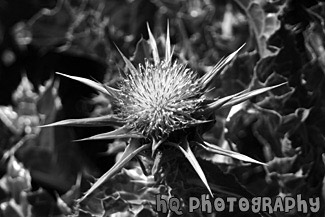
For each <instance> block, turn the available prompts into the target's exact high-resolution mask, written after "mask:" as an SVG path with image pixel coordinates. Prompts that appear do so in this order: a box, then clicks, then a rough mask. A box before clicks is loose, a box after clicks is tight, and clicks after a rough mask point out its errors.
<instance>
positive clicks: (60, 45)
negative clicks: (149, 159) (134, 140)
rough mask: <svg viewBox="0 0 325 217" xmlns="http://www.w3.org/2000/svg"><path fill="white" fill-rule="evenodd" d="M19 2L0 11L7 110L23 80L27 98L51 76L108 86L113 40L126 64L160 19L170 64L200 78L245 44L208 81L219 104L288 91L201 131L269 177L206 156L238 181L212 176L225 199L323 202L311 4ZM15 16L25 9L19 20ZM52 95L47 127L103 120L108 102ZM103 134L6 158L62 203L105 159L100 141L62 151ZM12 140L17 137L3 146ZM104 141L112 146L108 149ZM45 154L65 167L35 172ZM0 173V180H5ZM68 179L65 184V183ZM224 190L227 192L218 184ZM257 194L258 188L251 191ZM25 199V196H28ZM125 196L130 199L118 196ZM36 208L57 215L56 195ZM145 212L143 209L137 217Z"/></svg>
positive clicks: (5, 142) (317, 53)
mask: <svg viewBox="0 0 325 217" xmlns="http://www.w3.org/2000/svg"><path fill="white" fill-rule="evenodd" d="M21 4H22V3H21ZM21 4H20V5H19V7H18V6H17V5H16V3H15V2H6V1H3V3H1V13H0V16H1V27H0V28H1V35H2V37H0V40H1V68H0V70H1V71H0V76H1V78H0V83H1V85H0V94H1V97H0V100H1V103H2V104H4V105H8V104H11V105H12V106H13V110H15V108H17V103H16V104H14V102H13V101H14V100H11V99H12V93H13V92H14V91H15V90H16V89H17V86H18V84H19V83H20V80H21V79H20V77H21V74H22V73H26V74H27V77H28V79H29V81H31V82H32V84H33V85H34V91H36V92H37V90H38V86H39V85H40V84H44V82H45V81H46V80H48V79H49V78H50V75H53V74H54V72H55V71H60V72H62V73H65V74H70V75H77V76H80V77H87V78H90V77H93V78H95V79H97V80H99V81H102V80H103V79H104V81H106V82H108V83H110V84H114V83H115V81H116V78H117V76H116V74H117V68H122V67H123V60H122V58H121V57H120V55H119V54H118V52H117V51H116V49H115V46H114V45H112V42H114V43H116V44H117V46H118V47H119V48H120V49H121V50H122V52H123V53H124V54H125V55H126V56H132V54H133V53H134V51H135V50H136V44H137V42H138V40H140V39H141V35H143V37H144V38H145V39H147V38H148V35H147V33H146V22H149V24H150V26H151V27H152V31H153V33H154V35H155V36H160V35H163V33H164V32H165V27H166V20H169V22H170V33H171V41H172V44H175V45H176V47H175V55H177V56H178V57H177V58H179V59H180V60H181V61H183V62H185V63H187V64H188V66H189V67H190V68H192V69H194V70H196V71H198V72H199V73H200V74H201V75H202V74H204V72H206V71H209V66H213V65H214V64H215V63H216V60H219V59H220V58H221V57H222V56H226V55H227V54H229V53H231V52H233V51H234V50H236V49H237V48H238V47H239V46H240V45H241V44H243V43H244V42H246V43H247V45H246V47H245V50H244V51H243V52H242V53H241V55H239V56H238V57H237V58H236V59H235V61H234V63H233V64H231V66H230V67H228V69H227V70H226V71H225V72H224V73H222V74H221V76H220V77H219V78H218V79H215V80H213V82H214V86H215V88H214V90H213V92H212V93H211V94H213V95H219V96H227V95H231V94H234V93H236V92H239V91H241V90H243V89H246V88H247V87H250V88H253V89H256V88H258V87H261V86H264V85H267V86H271V85H273V84H278V83H282V82H284V81H288V82H289V86H290V87H291V88H287V89H278V90H274V91H272V94H271V95H268V96H266V97H264V96H263V97H256V98H255V99H253V100H251V101H250V103H246V104H244V105H241V107H237V108H238V110H237V112H236V113H235V110H233V111H231V114H233V115H230V116H228V111H220V112H218V113H217V114H216V115H217V118H218V120H219V121H217V122H216V123H217V124H216V125H215V126H213V128H212V130H210V131H208V132H206V138H207V139H209V141H210V142H211V143H219V144H220V146H222V147H225V146H226V145H228V146H230V147H232V146H234V145H236V147H237V149H238V151H240V152H241V153H243V154H245V155H247V156H250V157H252V158H254V159H257V160H259V161H262V162H265V163H267V164H268V170H267V171H265V170H263V169H262V168H261V167H259V166H254V165H252V166H246V165H245V166H244V165H233V162H231V161H229V159H227V158H221V157H218V158H212V157H210V158H209V157H208V156H207V160H209V161H210V162H212V163H218V165H219V167H220V163H221V164H223V165H224V166H222V167H221V169H222V170H223V171H224V172H229V173H230V174H234V175H235V176H236V177H237V179H238V182H239V183H241V185H238V183H237V182H235V181H233V182H232V181H230V180H232V179H233V178H232V177H233V176H231V175H229V174H228V175H224V178H219V180H220V186H222V187H223V188H227V189H230V191H231V192H237V193H238V192H239V193H238V194H240V195H245V194H246V193H247V191H249V192H250V193H251V194H253V195H260V196H265V195H267V196H276V195H278V194H280V195H289V194H291V195H295V194H300V193H301V194H302V195H303V197H305V198H308V197H310V196H321V195H322V194H323V193H322V180H323V177H324V166H323V160H322V153H323V152H324V151H323V147H324V137H323V131H324V130H323V120H322V119H323V118H322V116H323V115H322V114H323V96H322V95H323V92H324V91H323V76H324V58H323V53H324V52H323V49H324V45H323V41H324V32H323V29H324V26H323V19H324V18H323V17H324V4H323V3H322V2H320V1H308V2H307V1H306V2H305V1H272V2H271V1H262V2H261V1H234V2H230V3H228V2H226V1H225V2H222V1H218V2H210V1H186V2H185V1H176V2H175V1H140V0H137V1H132V2H127V1H107V2H102V1H88V2H86V1H85V2H81V1H62V2H60V1H59V2H56V1H53V2H52V1H46V2H43V1H42V3H39V2H38V1H33V2H31V3H24V4H25V7H22V6H21ZM55 6H56V7H55ZM21 8H23V9H24V10H23V11H20V10H21ZM44 8H45V9H44ZM40 9H42V10H41V11H40ZM50 9H51V10H50ZM125 17H128V19H126V18H125ZM130 20H131V21H132V22H130ZM141 50H142V49H141V46H139V47H138V49H137V51H138V55H135V57H136V56H141ZM139 59H141V58H139ZM134 61H139V60H137V59H134ZM117 66H119V67H117ZM105 72H107V73H105ZM238 72H240V73H238ZM104 75H105V76H104ZM72 90H73V91H72ZM58 94H59V97H60V99H61V104H62V108H61V109H60V110H59V111H58V113H57V114H56V115H55V116H56V119H57V120H60V119H66V118H82V117H88V116H97V115H98V114H103V113H105V114H107V113H110V104H109V103H108V102H107V101H104V100H102V98H101V97H96V98H92V99H91V100H87V98H88V99H89V98H91V97H92V96H93V94H95V93H94V92H92V89H91V88H89V89H87V88H85V87H84V86H83V85H82V84H78V83H77V82H74V81H69V80H68V79H61V83H60V87H59V90H58ZM75 105H77V106H75ZM6 109H8V107H6ZM9 110H10V109H9ZM38 113H39V111H38ZM10 114H13V113H12V112H10ZM2 117H3V118H2V119H1V120H2V122H1V123H2V126H1V134H2V135H1V145H2V146H1V147H3V150H4V152H5V151H7V150H9V149H10V148H11V147H12V146H14V144H16V143H17V142H15V141H19V140H20V139H19V138H22V137H23V135H21V134H20V133H17V132H15V131H13V130H12V128H10V127H9V126H8V123H9V122H4V121H3V120H4V117H15V116H9V114H8V113H6V114H5V115H2ZM224 129H227V131H225V130H224ZM108 130H111V129H89V128H86V129H75V128H69V129H62V128H58V129H56V130H55V131H56V132H55V133H54V135H55V136H54V138H55V139H53V140H52V141H53V143H52V144H54V147H55V150H51V149H47V150H48V151H44V149H41V148H40V147H48V146H47V145H46V144H47V143H44V142H39V143H34V144H39V145H38V146H36V145H24V146H23V147H24V148H25V150H32V151H30V152H23V151H22V150H24V149H19V150H20V151H19V152H20V154H19V153H18V152H15V156H16V157H17V159H18V160H19V161H22V162H23V163H24V166H25V167H26V168H28V170H30V171H31V179H32V180H33V181H34V182H36V185H37V186H41V187H42V188H44V187H45V188H46V189H49V192H53V189H54V191H58V192H59V194H64V192H66V191H67V190H68V189H69V188H70V186H72V185H74V184H75V183H76V181H75V180H76V178H77V176H78V173H79V171H84V170H86V171H88V173H89V171H92V175H94V176H96V177H97V176H98V175H99V174H101V173H103V172H105V171H106V170H107V169H108V168H110V167H111V165H112V163H113V162H114V159H115V158H114V157H111V156H109V157H107V156H103V155H98V153H99V152H105V151H106V150H107V148H106V145H107V144H106V143H102V142H92V143H87V145H86V144H84V143H78V144H75V143H71V142H70V141H71V140H73V139H80V138H84V137H87V136H91V135H94V134H96V133H101V132H105V131H108ZM91 131H92V132H91ZM63 135H64V136H63ZM67 135H69V136H67ZM14 137H15V138H18V139H12V138H14ZM63 138H65V139H63ZM225 141H226V142H225ZM112 142H113V144H123V142H119V141H112ZM29 144H30V143H29ZM223 145H224V146H223ZM88 147H91V148H88ZM110 147H111V146H110ZM117 149H119V146H118V145H117ZM35 150H36V151H35ZM40 150H42V151H40ZM80 150H81V151H80ZM112 151H114V150H112V149H111V148H110V149H109V150H108V152H112ZM85 152H86V153H87V154H85ZM26 153H36V154H35V155H36V157H34V158H32V159H34V160H36V159H37V160H39V161H40V162H41V163H36V162H35V163H32V164H28V163H27V162H26V161H27V160H26V159H29V160H30V159H31V158H29V157H26V156H29V155H28V154H26ZM41 153H42V154H41ZM44 153H50V154H49V156H53V153H57V156H60V157H61V158H60V159H65V160H60V162H62V164H63V165H65V166H62V165H60V164H59V163H57V161H51V162H52V165H53V167H49V166H48V165H49V164H44V162H46V161H47V160H48V159H50V158H46V159H44V158H41V157H40V156H44V155H43V154H44ZM24 159H25V160H24ZM78 159H81V160H80V161H78ZM74 160H76V161H77V162H86V163H83V166H82V168H83V169H81V168H79V167H77V165H80V164H79V163H75V164H71V163H69V162H71V161H74ZM65 162H67V163H65ZM229 164H231V166H229ZM31 165H37V166H31ZM40 165H42V166H40ZM66 165H75V166H71V167H70V169H68V170H70V171H73V172H72V173H70V172H68V171H67V172H66V173H64V174H65V175H63V177H64V178H62V180H64V182H62V183H61V184H59V185H58V186H53V185H50V187H49V184H48V183H51V180H53V179H52V178H48V177H51V176H49V175H50V174H53V171H64V169H67V167H66ZM42 167H45V168H43V169H42ZM3 168H6V166H5V167H3ZM49 168H50V169H49ZM58 168H59V169H58ZM90 168H91V169H90ZM95 168H97V171H98V172H97V173H96V169H95ZM206 168H209V166H208V165H207V166H206ZM213 168H216V167H215V166H213ZM39 170H43V171H44V170H46V171H48V174H44V173H43V174H42V175H41V176H40V177H42V180H43V181H42V182H40V181H35V180H37V178H36V177H35V176H34V175H33V173H34V172H33V171H39ZM3 171H4V172H3V173H7V172H6V170H3ZM137 173H138V172H137ZM34 174H35V173H34ZM36 174H37V173H36ZM67 174H72V175H67ZM125 174H128V175H125ZM220 174H222V172H221V171H220V172H218V173H217V174H215V176H218V177H221V176H220ZM67 176H69V177H71V178H69V179H67V178H66V177H67ZM129 176H130V174H129V173H126V172H124V175H123V174H122V175H121V176H120V177H124V179H125V180H128V178H127V177H129ZM209 176H213V174H212V173H211V174H210V175H207V179H209ZM141 177H142V176H141ZM46 178H47V179H46ZM67 180H71V181H67ZM81 183H82V184H81V188H82V192H84V191H85V190H86V189H88V186H87V184H86V183H87V181H86V182H85V186H84V184H83V183H84V182H83V181H82V182H81ZM225 183H228V184H229V186H225ZM62 186H66V187H64V188H62ZM59 187H61V189H60V188H59ZM243 187H244V188H245V189H243ZM116 188H117V187H116ZM124 188H125V186H124ZM36 189H37V187H36ZM148 189H149V186H148ZM262 189H265V190H263V191H262V192H261V190H262ZM30 191H31V192H32V193H35V187H34V189H33V188H32V189H31V190H30ZM116 191H117V190H116V189H115V188H113V189H112V192H116ZM46 192H47V191H46ZM132 192H133V190H130V192H129V194H132ZM132 195H134V194H132ZM144 195H148V194H147V193H145V194H144ZM78 197H79V196H76V197H75V198H78ZM46 198H48V199H45V200H44V201H47V203H46V204H47V206H46V207H55V206H57V205H56V204H57V203H56V201H58V199H57V197H55V196H50V197H46ZM35 201H37V200H35ZM53 201H54V202H53ZM30 204H31V206H33V207H37V208H35V209H34V210H47V211H49V210H54V209H48V208H45V209H44V207H43V208H42V206H36V205H35V204H32V203H30ZM121 204H123V203H121ZM97 205H98V206H97ZM124 205H125V203H124ZM10 206H11V205H9V207H10ZM89 207H90V208H91V212H92V213H96V212H97V213H101V212H102V205H101V203H93V205H91V204H89ZM114 207H118V206H115V205H114ZM121 207H123V206H122V205H121ZM124 207H126V208H127V207H128V206H124ZM140 210H141V209H140ZM146 211H147V209H144V211H143V212H146ZM49 212H51V211H49ZM322 212H323V210H322V211H321V212H320V213H317V214H314V215H317V216H318V215H322ZM140 213H141V212H140ZM52 214H53V213H52ZM237 214H238V215H241V213H236V215H237ZM35 215H36V214H35ZM85 215H86V214H85ZM276 215H282V214H281V213H279V214H276ZM292 215H299V213H293V214H292ZM11 216H12V215H11Z"/></svg>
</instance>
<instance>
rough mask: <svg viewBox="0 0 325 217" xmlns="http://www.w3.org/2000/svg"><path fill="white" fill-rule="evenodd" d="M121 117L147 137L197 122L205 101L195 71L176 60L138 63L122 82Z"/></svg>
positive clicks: (119, 100)
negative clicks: (135, 69) (171, 61)
mask: <svg viewBox="0 0 325 217" xmlns="http://www.w3.org/2000/svg"><path fill="white" fill-rule="evenodd" d="M120 90H121V92H120V94H119V98H118V104H119V107H120V114H119V115H120V116H121V117H123V118H125V119H126V120H127V122H128V124H129V125H130V126H131V127H132V128H133V129H135V130H136V131H138V132H140V133H141V134H143V135H145V136H149V135H151V136H156V137H161V136H163V135H168V134H169V133H170V132H172V131H174V130H177V129H181V128H186V127H187V126H189V125H190V124H191V123H193V122H195V119H194V118H193V117H192V115H193V113H194V112H195V111H196V110H197V109H198V108H199V106H200V104H201V103H202V102H203V101H204V95H203V94H202V93H203V92H202V88H201V85H200V83H199V82H198V80H197V75H196V73H195V72H193V71H191V70H190V69H187V68H186V66H185V65H184V64H180V63H178V62H177V61H175V62H174V63H172V64H171V63H170V62H167V61H161V62H159V63H158V64H156V65H155V64H152V63H150V62H149V61H146V62H145V65H139V69H138V70H137V73H128V74H127V75H126V78H125V79H124V80H123V81H122V82H121V84H120Z"/></svg>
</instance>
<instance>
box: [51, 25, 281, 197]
mask: <svg viewBox="0 0 325 217" xmlns="http://www.w3.org/2000/svg"><path fill="white" fill-rule="evenodd" d="M148 33H149V40H148V43H149V45H150V48H151V53H152V59H146V60H145V64H144V65H142V64H139V66H138V68H136V67H135V66H134V65H133V64H132V63H131V61H130V60H129V59H128V58H126V57H125V56H124V55H123V54H122V52H121V51H119V52H120V53H121V56H122V57H123V60H124V62H125V64H126V68H127V71H125V72H124V73H123V74H122V75H121V76H122V78H123V79H122V81H121V82H120V83H119V84H118V89H115V88H112V87H110V86H107V85H105V84H101V83H98V82H95V81H92V80H89V79H86V78H81V77H76V76H70V75H65V74H61V73H58V74H60V75H62V76H65V77H68V78H70V79H74V80H76V81H79V82H82V83H84V84H86V85H88V86H91V87H93V88H95V89H96V90H97V91H99V92H101V93H103V94H104V95H105V96H107V98H110V99H111V98H113V99H114V100H113V103H115V104H116V106H117V108H118V109H117V110H116V112H115V114H110V115H106V116H101V117H95V118H84V119H70V120H63V121H59V122H56V123H53V124H50V125H47V126H114V127H116V130H114V131H111V132H107V133H103V134H98V135H95V136H92V137H89V138H85V139H82V141H85V140H108V139H121V138H124V139H128V145H127V147H126V148H125V150H124V152H123V154H122V157H121V158H120V159H119V160H118V161H117V162H116V163H115V165H114V166H113V167H112V168H111V169H110V170H109V171H107V172H106V173H105V174H104V175H103V176H101V177H100V178H99V179H98V180H97V181H96V182H95V183H94V184H93V185H92V187H91V188H90V189H89V190H88V191H87V192H86V193H85V194H84V196H83V197H82V198H81V199H80V200H79V202H81V201H83V200H84V199H85V198H87V197H88V196H89V195H90V194H91V193H93V192H94V190H96V189H97V188H98V187H99V186H100V185H101V184H103V182H105V181H106V180H107V179H109V178H111V177H112V176H113V175H115V174H116V173H118V172H119V171H120V170H121V169H122V168H123V167H124V166H125V165H126V164H127V163H128V162H129V161H130V160H131V159H133V158H134V157H135V156H137V155H138V154H140V153H141V152H143V151H144V150H149V151H151V157H153V158H155V156H156V153H157V151H158V150H159V149H160V148H162V147H167V146H169V147H173V148H175V149H177V150H179V151H180V152H181V153H183V154H184V156H185V158H186V159H188V161H189V162H190V164H191V165H192V166H193V168H194V169H195V171H196V173H197V174H198V175H199V177H200V179H201V180H202V182H203V183H204V185H205V187H206V188H207V189H208V191H209V193H210V194H211V195H212V196H213V193H212V191H211V189H210V186H209V184H208V181H207V179H206V176H205V174H204V172H203V170H202V168H201V167H200V165H199V163H198V161H197V159H196V157H195V154H194V153H193V152H192V150H193V148H195V146H199V147H200V148H203V149H204V150H206V151H208V152H211V153H214V154H220V155H225V156H228V157H232V158H235V159H237V160H241V161H246V162H249V163H257V164H263V163H261V162H259V161H256V160H254V159H252V158H250V157H248V156H246V155H243V154H240V153H237V152H234V151H230V150H225V149H223V148H221V147H219V146H217V145H214V144H210V143H208V142H207V141H204V139H203V138H202V136H201V134H202V133H200V129H201V128H200V127H201V126H204V125H205V124H208V123H209V122H215V121H216V120H215V117H214V115H213V113H214V112H215V111H216V110H217V109H221V108H225V107H231V106H233V105H235V104H238V103H241V102H243V101H245V100H247V99H249V98H251V97H254V96H256V95H259V94H261V93H264V92H267V91H269V90H271V89H273V88H276V87H279V86H281V85H282V84H280V85H276V86H272V87H265V88H260V89H257V90H251V91H250V90H244V91H242V92H239V93H237V94H234V95H230V96H226V97H223V98H218V97H216V98H211V97H207V93H209V91H210V90H211V88H212V87H211V81H212V79H213V78H214V77H216V76H217V75H218V74H220V73H221V71H222V70H223V69H224V67H225V66H226V65H227V64H228V63H230V62H231V60H233V59H234V57H235V56H236V54H237V53H238V52H239V50H240V49H241V48H242V47H243V46H242V47H240V48H239V49H238V50H237V51H235V52H233V53H232V54H230V55H229V56H228V57H226V58H224V59H222V60H221V61H219V62H218V63H217V64H216V65H215V66H214V67H213V69H212V70H211V71H210V72H208V73H206V74H204V75H203V76H201V77H199V76H198V75H197V74H196V72H194V71H192V70H191V69H189V68H187V67H186V65H184V64H182V63H180V62H178V61H177V60H176V61H173V60H172V55H173V48H172V46H171V43H170V37H169V27H167V34H166V35H167V36H166V43H165V56H164V58H163V59H161V58H160V57H159V52H158V47H157V43H156V40H155V39H154V36H153V34H152V33H151V30H150V28H149V26H148ZM190 132H195V134H196V135H195V136H193V135H190ZM175 135H176V136H175ZM175 137H176V138H177V139H175ZM148 157H150V156H149V155H148ZM155 171H159V170H155Z"/></svg>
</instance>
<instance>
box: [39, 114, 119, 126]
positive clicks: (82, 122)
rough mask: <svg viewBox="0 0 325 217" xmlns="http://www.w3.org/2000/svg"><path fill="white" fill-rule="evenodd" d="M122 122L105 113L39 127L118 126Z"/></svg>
mask: <svg viewBox="0 0 325 217" xmlns="http://www.w3.org/2000/svg"><path fill="white" fill-rule="evenodd" d="M121 123H123V121H122V120H121V119H119V118H118V117H116V116H115V115H105V116H101V117H91V118H81V119H68V120H63V121H58V122H55V123H52V124H47V125H43V126H40V127H56V126H77V127H100V126H119V125H121Z"/></svg>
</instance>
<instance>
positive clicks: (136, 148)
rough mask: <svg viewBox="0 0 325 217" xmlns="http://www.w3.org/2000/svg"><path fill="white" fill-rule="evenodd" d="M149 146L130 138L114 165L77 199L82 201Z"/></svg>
mask: <svg viewBox="0 0 325 217" xmlns="http://www.w3.org/2000/svg"><path fill="white" fill-rule="evenodd" d="M148 148H150V144H145V145H141V144H140V143H139V142H138V141H137V140H134V139H132V140H131V141H130V144H129V145H128V146H127V147H126V149H125V150H124V152H123V154H122V157H121V158H120V159H119V161H117V162H116V163H115V164H114V166H113V167H112V168H111V169H110V170H108V171H107V172H106V173H105V174H104V175H102V176H101V177H100V178H99V179H98V180H97V181H96V182H95V183H94V184H93V185H92V186H91V188H90V189H89V190H88V191H87V192H86V193H85V195H84V196H83V197H82V198H81V199H80V200H79V202H82V201H83V200H84V199H86V198H87V197H88V196H89V195H90V194H91V193H92V192H93V191H94V190H95V189H97V188H98V187H99V186H100V185H101V184H103V183H104V182H105V181H106V180H107V179H109V178H111V177H112V176H113V175H115V174H116V173H117V172H119V171H120V170H121V169H122V168H123V167H124V166H125V165H126V164H127V163H128V162H129V161H130V160H132V158H133V157H135V156H136V155H137V154H138V153H140V152H141V151H143V150H145V149H148Z"/></svg>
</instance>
